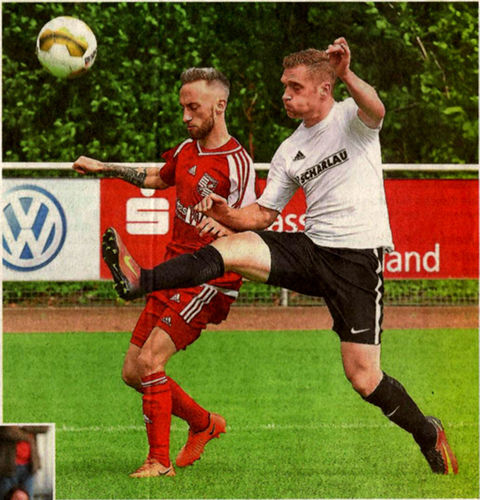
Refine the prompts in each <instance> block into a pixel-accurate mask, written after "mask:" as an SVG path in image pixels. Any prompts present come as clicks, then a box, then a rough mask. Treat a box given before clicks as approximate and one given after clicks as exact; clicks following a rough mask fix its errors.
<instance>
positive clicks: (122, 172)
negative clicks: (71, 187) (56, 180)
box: [73, 156, 169, 189]
mask: <svg viewBox="0 0 480 500" xmlns="http://www.w3.org/2000/svg"><path fill="white" fill-rule="evenodd" d="M73 169H74V170H75V171H77V172H79V173H80V174H100V175H101V176H102V177H116V178H118V179H123V180H124V181H126V182H129V183H130V184H133V185H134V186H138V187H140V188H152V189H165V188H167V187H169V185H168V184H166V183H165V182H163V180H162V179H161V177H160V176H159V175H158V173H159V172H160V168H158V167H138V168H135V167H128V166H126V165H116V164H114V163H103V162H101V161H98V160H94V159H93V158H87V157H86V156H80V158H78V160H76V161H75V163H74V164H73Z"/></svg>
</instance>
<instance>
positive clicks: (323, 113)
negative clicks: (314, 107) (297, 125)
mask: <svg viewBox="0 0 480 500" xmlns="http://www.w3.org/2000/svg"><path fill="white" fill-rule="evenodd" d="M334 104H335V100H334V99H333V98H332V99H331V100H329V101H328V102H325V104H324V106H322V108H321V109H319V110H318V112H317V113H315V114H312V115H311V116H308V117H304V118H303V123H304V125H305V127H307V128H310V127H313V126H314V125H316V124H317V123H320V122H321V121H322V120H325V118H326V117H327V116H328V114H329V113H330V111H331V109H332V108H333V105H334Z"/></svg>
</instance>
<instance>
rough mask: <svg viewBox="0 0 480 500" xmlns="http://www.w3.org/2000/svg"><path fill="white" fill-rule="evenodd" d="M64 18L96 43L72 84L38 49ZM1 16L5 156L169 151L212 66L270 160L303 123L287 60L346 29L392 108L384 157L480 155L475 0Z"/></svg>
mask: <svg viewBox="0 0 480 500" xmlns="http://www.w3.org/2000/svg"><path fill="white" fill-rule="evenodd" d="M60 15H72V16H74V17H78V18H80V19H82V20H83V21H85V22H86V23H87V24H88V25H89V26H90V27H91V28H92V30H93V31H94V33H95V35H96V37H97V41H98V55H97V60H96V62H95V65H94V66H93V68H92V70H91V71H90V72H89V73H88V74H87V75H85V76H83V77H81V78H79V79H77V80H73V81H62V80H57V79H56V78H54V77H52V76H51V75H49V74H48V73H47V72H46V71H45V70H44V69H42V67H41V66H40V64H39V62H38V61H37V59H36V55H35V41H36V37H37V35H38V32H39V31H40V29H41V27H42V26H43V25H44V24H45V23H46V22H48V21H49V20H50V19H52V18H54V17H57V16H60ZM2 16H3V21H2V22H3V33H2V36H3V39H2V42H3V53H2V58H3V59H2V60H3V74H2V78H3V81H2V84H3V113H2V118H3V132H2V143H3V161H9V162H11V161H42V162H47V161H63V162H68V161H73V160H74V159H75V158H76V157H78V156H79V155H82V154H86V155H89V156H93V157H96V158H99V159H102V160H107V159H108V160H110V161H122V162H140V161H141V162H148V161H159V158H160V154H161V153H162V152H163V151H164V150H166V149H168V148H170V147H172V146H174V145H175V144H177V143H178V142H180V141H181V140H183V138H185V137H186V132H185V128H184V126H183V124H182V121H181V113H180V107H179V104H178V90H179V76H180V73H181V72H182V70H184V69H185V68H187V67H190V66H216V67H218V68H219V69H221V70H222V71H223V72H224V73H225V74H226V75H227V76H228V77H229V78H230V80H231V82H232V93H231V101H230V104H229V108H228V122H229V127H230V131H231V133H232V134H233V135H235V136H236V137H237V138H238V139H239V140H240V141H241V142H242V143H243V144H244V145H245V147H246V148H247V149H248V150H249V152H250V153H251V154H252V156H253V157H254V160H255V161H257V162H268V161H269V160H270V159H271V157H272V155H273V153H274V151H275V150H276V148H277V147H278V145H279V144H280V142H281V141H282V140H283V139H285V137H287V136H288V135H289V134H290V133H291V132H292V130H294V129H295V128H296V127H297V125H298V123H297V122H295V121H293V120H290V119H289V118H287V117H286V115H285V113H284V111H283V106H282V103H281V94H282V87H281V84H280V82H279V78H280V75H281V71H282V59H283V57H284V56H285V55H287V54H288V53H290V52H293V51H296V50H300V49H305V48H308V47H316V48H326V47H327V45H328V44H329V43H331V42H332V41H333V40H334V39H335V38H336V37H338V36H345V37H346V38H347V40H348V41H349V44H350V46H351V50H352V69H353V70H354V71H355V72H356V73H357V74H358V75H359V76H361V77H362V78H364V79H365V80H367V81H368V82H369V83H371V84H372V85H373V86H375V87H376V88H377V90H378V92H379V94H380V96H381V98H382V99H383V101H384V102H385V105H386V108H387V115H386V119H385V123H384V128H383V130H382V134H381V139H382V145H383V160H384V161H385V162H387V163H460V164H461V163H477V162H478V4H477V3H476V2H379V3H372V2H366V3H357V2H279V3H276V2H223V3H219V2H218V3H217V2H205V3H204V2H191V3H153V2H124V3H116V2H115V3H110V2H105V3H88V2H87V3H83V2H78V3H51V2H44V3H3V4H2ZM336 92H337V94H336V96H337V98H338V99H342V98H343V97H345V96H346V95H347V93H346V89H345V87H344V86H343V84H341V83H340V84H339V85H338V87H337V90H336Z"/></svg>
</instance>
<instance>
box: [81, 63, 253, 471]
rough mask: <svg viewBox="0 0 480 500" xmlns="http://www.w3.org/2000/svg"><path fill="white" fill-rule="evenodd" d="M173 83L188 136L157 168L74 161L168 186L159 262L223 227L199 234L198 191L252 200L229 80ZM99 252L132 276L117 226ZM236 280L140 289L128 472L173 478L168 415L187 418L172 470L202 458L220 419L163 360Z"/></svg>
mask: <svg viewBox="0 0 480 500" xmlns="http://www.w3.org/2000/svg"><path fill="white" fill-rule="evenodd" d="M181 82H182V86H181V89H180V104H181V106H182V109H183V121H184V123H185V124H186V126H187V130H188V133H189V135H190V138H189V139H187V140H185V141H184V142H182V143H181V144H179V145H178V146H176V147H175V148H173V149H171V150H169V151H167V152H166V153H164V155H163V158H164V160H165V162H166V163H165V165H164V166H163V167H162V168H161V169H160V168H156V167H148V168H143V167H140V168H133V167H127V166H122V165H114V164H109V163H103V162H100V161H98V160H94V159H91V158H86V157H80V158H79V159H78V160H76V161H75V163H74V164H73V168H74V169H75V170H76V171H77V172H80V173H89V174H100V175H102V174H103V175H105V176H108V177H118V178H121V179H124V180H125V181H127V182H130V183H132V184H134V185H136V186H139V187H142V188H155V189H166V188H168V187H170V186H176V192H177V200H176V208H175V218H174V227H173V237H172V241H171V242H170V243H169V245H168V247H167V253H166V256H165V258H167V259H170V258H171V257H174V256H176V255H180V254H184V253H187V252H188V253H191V252H194V251H196V250H198V249H200V248H201V247H204V246H205V245H206V244H208V243H210V242H211V241H212V240H213V239H214V237H219V236H224V235H225V234H227V233H228V230H226V229H225V228H223V227H222V226H221V225H220V224H218V223H216V222H215V221H213V220H212V221H211V222H210V224H211V225H212V226H213V229H212V234H213V235H214V236H212V235H208V236H205V237H200V236H199V234H198V231H197V229H196V227H195V226H196V225H197V223H198V222H199V220H200V219H201V218H202V217H203V216H202V215H200V214H199V213H198V212H196V211H195V210H194V209H193V207H194V206H195V205H196V204H197V203H199V202H200V200H202V199H203V198H204V197H205V196H206V195H208V194H210V193H217V194H219V195H221V196H223V197H225V198H226V199H227V200H228V203H229V204H230V206H232V207H242V206H245V205H248V204H250V203H252V202H253V201H254V200H255V198H256V196H255V172H254V169H253V165H252V161H251V159H250V157H249V156H248V154H247V152H246V151H245V150H244V148H243V147H242V146H241V145H240V144H239V142H238V141H237V140H236V139H234V138H233V137H231V136H230V135H229V133H228V129H227V125H226V122H225V110H226V107H227V102H228V96H229V89H230V84H229V81H228V80H227V79H226V77H225V76H224V75H223V74H222V73H220V72H219V71H217V70H216V69H214V68H190V69H188V70H186V71H184V72H183V73H182V76H181ZM102 251H103V257H104V260H105V262H106V263H107V264H108V266H109V268H110V270H111V272H112V274H113V276H114V277H115V274H116V273H117V272H118V271H119V270H120V271H121V272H123V273H124V274H128V275H129V277H130V278H131V280H132V281H135V279H139V276H140V269H139V268H137V265H136V263H135V261H134V260H133V259H131V256H130V255H129V253H128V250H127V249H126V247H125V246H124V244H123V243H122V240H121V238H120V236H119V234H118V233H117V231H116V230H115V229H113V228H109V229H107V231H106V232H105V234H104V238H103V242H102ZM119 256H121V257H120V259H119ZM132 263H134V265H133V266H132ZM119 268H120V269H119ZM240 285H241V278H240V276H239V275H238V274H235V273H225V274H224V275H223V276H221V277H219V278H217V279H215V280H212V281H209V282H208V283H204V284H201V285H200V286H196V287H192V288H187V289H175V290H163V291H157V292H153V293H151V294H150V295H149V296H148V298H147V303H146V306H145V308H144V310H143V312H142V314H141V315H140V318H139V320H138V323H137V325H136V327H135V329H134V331H133V334H132V338H131V341H130V346H129V349H128V351H127V354H126V356H125V361H124V366H123V371H122V378H123V380H124V381H125V382H126V383H127V384H128V385H130V386H131V387H133V388H135V389H136V390H138V391H139V392H141V393H142V394H143V397H142V399H143V413H144V419H145V423H146V428H147V435H148V442H149V454H148V457H147V459H146V461H145V463H144V464H143V465H142V466H141V467H140V468H139V469H138V470H137V471H135V472H134V473H133V474H131V476H132V477H152V476H159V475H165V476H173V475H175V470H174V468H173V465H172V463H171V462H170V456H169V437H170V421H171V415H172V413H173V414H174V415H176V416H178V417H180V418H183V419H184V420H186V421H187V422H188V424H189V433H188V439H187V443H186V444H185V446H184V447H183V448H182V449H181V450H180V452H179V454H178V456H177V459H176V463H177V465H178V466H180V467H182V466H186V465H190V464H192V463H193V462H194V461H195V460H197V459H198V458H200V455H201V454H202V452H203V449H204V447H205V444H206V443H207V442H208V441H209V440H210V439H212V438H213V437H218V435H219V434H220V433H223V432H225V426H226V424H225V419H224V418H223V417H221V416H220V415H217V414H215V413H210V412H208V411H207V410H205V409H204V408H202V407H201V406H200V405H198V403H196V402H195V401H194V400H193V399H192V398H191V397H190V396H189V395H188V394H186V393H185V392H184V391H183V390H182V388H181V387H180V386H179V385H178V384H177V383H176V382H175V381H174V380H172V379H171V378H170V377H168V376H167V375H166V374H165V366H166V364H167V362H168V360H169V359H170V357H171V356H172V355H173V354H175V353H176V352H177V351H178V350H180V349H185V348H186V347H187V346H188V345H189V344H191V343H192V342H194V341H195V340H196V339H197V338H198V337H199V335H200V333H201V331H202V330H203V329H204V328H205V327H206V325H207V323H220V322H221V321H223V320H224V319H225V318H226V317H227V315H228V312H229V309H230V305H231V304H232V302H233V301H234V300H235V298H236V297H237V295H238V290H239V288H240ZM117 291H118V290H117Z"/></svg>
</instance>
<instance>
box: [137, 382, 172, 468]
mask: <svg viewBox="0 0 480 500" xmlns="http://www.w3.org/2000/svg"><path fill="white" fill-rule="evenodd" d="M142 390H143V398H142V399H143V418H144V419H145V425H146V426H147V436H148V444H149V446H150V451H149V453H148V457H149V458H154V459H155V460H158V461H159V462H160V463H161V464H162V465H164V466H165V467H168V466H169V465H170V453H169V449H170V421H171V419H172V392H171V390H170V382H169V380H168V377H166V376H165V372H157V373H152V375H148V376H147V377H143V378H142Z"/></svg>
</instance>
